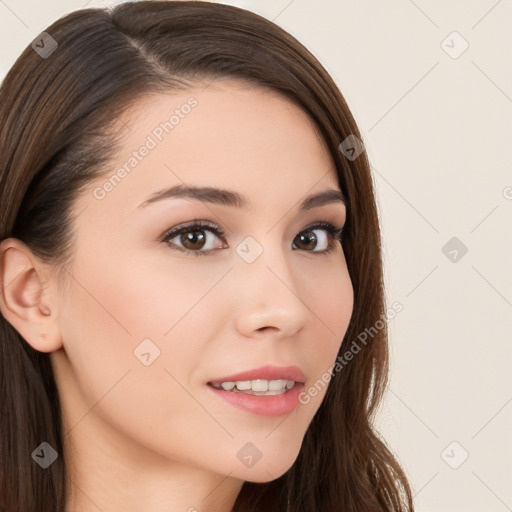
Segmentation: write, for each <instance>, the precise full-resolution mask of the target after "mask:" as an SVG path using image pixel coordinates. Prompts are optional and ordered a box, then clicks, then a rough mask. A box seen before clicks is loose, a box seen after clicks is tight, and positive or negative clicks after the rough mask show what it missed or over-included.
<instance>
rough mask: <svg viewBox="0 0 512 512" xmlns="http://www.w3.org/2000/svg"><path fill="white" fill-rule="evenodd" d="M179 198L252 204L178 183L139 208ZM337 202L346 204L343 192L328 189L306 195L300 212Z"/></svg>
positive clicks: (225, 192) (234, 205)
mask: <svg viewBox="0 0 512 512" xmlns="http://www.w3.org/2000/svg"><path fill="white" fill-rule="evenodd" d="M179 198H187V199H196V200H199V201H204V202H206V203H213V204H218V205H221V206H229V207H232V208H240V209H244V210H247V209H248V208H249V206H250V203H249V201H248V200H247V199H246V198H245V197H244V196H242V195H240V194H238V193H237V192H233V191H231V190H226V189H220V188H214V187H195V186H185V185H176V186H174V187H170V188H166V189H164V190H160V191H158V192H155V193H154V194H152V195H151V196H150V197H149V198H148V199H146V200H145V201H143V202H142V203H141V204H139V205H138V206H137V208H143V207H146V206H148V205H150V204H153V203H156V202H157V201H162V200H164V199H179ZM337 202H341V203H343V204H345V197H344V195H343V193H342V192H341V191H340V190H335V189H326V190H323V191H321V192H317V193H316V194H312V195H309V196H308V197H306V198H305V199H304V200H303V201H302V203H301V204H300V205H299V212H301V213H302V212H305V211H307V210H311V209H312V208H317V207H319V206H323V205H326V204H330V203H337Z"/></svg>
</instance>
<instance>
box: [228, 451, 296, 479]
mask: <svg viewBox="0 0 512 512" xmlns="http://www.w3.org/2000/svg"><path fill="white" fill-rule="evenodd" d="M297 456H298V453H297V454H294V456H293V457H288V458H286V457H283V456H282V455H280V454H275V455H273V458H272V460H267V461H266V462H265V463H264V462H263V459H261V460H260V461H258V462H257V463H256V464H255V465H254V466H253V467H252V468H248V469H247V470H245V471H243V473H241V474H240V475H238V476H239V478H241V479H243V480H245V481H246V482H253V483H261V484H262V483H267V482H272V481H273V480H277V479H278V478H279V477H281V476H283V475H284V474H285V473H286V472H287V471H288V470H289V469H290V468H291V467H292V466H293V464H294V462H295V460H296V459H297Z"/></svg>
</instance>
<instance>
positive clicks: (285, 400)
mask: <svg viewBox="0 0 512 512" xmlns="http://www.w3.org/2000/svg"><path fill="white" fill-rule="evenodd" d="M305 380H306V378H305V376H304V373H303V372H302V370H301V369H300V368H298V367H297V366H273V365H267V366H262V367H260V368H254V369H253V370H249V371H246V372H241V373H236V374H231V375H226V376H225V377H218V378H215V379H212V380H211V381H209V382H208V386H207V388H208V390H209V392H211V393H213V394H214V395H215V396H217V397H219V398H220V399H221V400H223V401H224V402H227V403H228V404H230V405H232V406H235V407H236V408H238V409H241V410H242V411H245V412H248V413H251V414H255V415H258V416H282V415H284V414H289V413H291V412H292V411H293V410H294V409H295V408H296V407H297V406H298V405H299V400H298V397H299V394H300V393H301V392H302V391H303V389H304V381H305Z"/></svg>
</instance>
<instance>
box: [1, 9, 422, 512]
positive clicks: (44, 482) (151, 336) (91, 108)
mask: <svg viewBox="0 0 512 512" xmlns="http://www.w3.org/2000/svg"><path fill="white" fill-rule="evenodd" d="M0 121H1V123H0V130H1V137H0V144H1V146H0V149H1V154H2V160H1V164H0V166H1V167H0V180H1V189H0V194H1V196H0V202H1V204H2V209H1V220H0V230H1V231H0V240H1V244H0V258H1V281H2V296H1V301H0V302H1V304H0V306H1V311H2V318H1V334H0V343H1V345H2V350H1V352H0V353H1V365H0V382H1V386H2V401H1V405H0V412H1V418H2V437H1V441H0V460H1V470H0V471H1V474H0V476H1V478H0V482H1V484H0V485H1V490H0V509H1V510H2V511H5V512H7V511H8V512H13V511H17V512H28V511H32V510H38V511H48V512H50V511H51V512H54V511H59V512H60V511H66V512H70V511H73V512H75V511H82V512H85V511H89V510H91V511H92V510H98V509H99V510H102V511H103V512H107V511H108V512H110V511H114V510H124V511H131V510H145V511H148V512H149V511H156V510H158V511H162V510H166V511H175V510H176V511H177V510H180V511H181V510H188V511H219V512H222V511H236V512H238V511H260V510H266V511H270V510H272V511H284V510H286V511H290V512H291V511H294V512H295V511H317V510H318V511H320V510H322V511H326V510H329V511H333V510H340V511H344V512H349V511H361V512H363V511H364V512H369V511H406V510H407V511H411V510H413V505H412V498H411V491H410V488H409V485H408V483H407V479H406V477H405V475H404V473H403V471H402V470H401V468H400V466H399V464H398V463H397V462H396V461H395V459H394V458H393V456H392V454H391V453H390V452H389V450H388V449H387V448H386V446H385V444H384V443H383V442H382V441H381V440H380V439H379V437H378V436H377V434H376V433H375V432H374V430H373V428H372V418H373V414H374V412H375V409H376V407H377V405H378V403H379V401H380V399H381V396H382V393H383V390H384V388H385V384H386V376H387V364H388V360H387V345H386V343H387V341H386V339H387V333H386V328H385V324H384V322H383V321H382V318H383V317H384V316H385V309H386V308H385V304H384V292H383V288H382V267H381V247H380V232H379V225H378V217H377V211H376V205H375V199H374V192H373V188H372V179H371V174H370V168H369V163H368V160H367V157H366V154H365V152H364V148H363V146H362V143H361V142H360V139H361V136H360V134H359V131H358V129H357V126H356V124H355V122H354V119H353V118H352V116H351V114H350V111H349V109H348V107H347V105H346V103H345V101H344V99H343V97H342V95H341V94H340V92H339V90H338V89H337V87H336V85H335V84H334V83H333V81H332V79H331V78H330V77H329V75H328V74H327V72H326V71H325V70H324V68H323V67H322V66H321V65H320V64H319V63H318V61H317V60H316V59H315V58H314V57H313V56H312V55H311V54H310V53H309V52H308V51H307V50H306V49H305V48H304V47H303V46H302V45H301V44H300V43H298V42H297V41H296V40H295V39H294V38H293V37H291V36H290V35H289V34H288V33H286V32H285V31H283V30H282V29H280V28H279V27H277V26H276V25H274V24H273V23H271V22H269V21H267V20H265V19H264V18H261V17H259V16H257V15H255V14H253V13H250V12H247V11H245V10H242V9H238V8H235V7H230V6H226V5H214V4H211V3H208V2H188V1H182V2H144V1H142V2H135V3H130V2H128V3H124V4H121V5H118V6H117V7H115V8H113V9H111V10H107V9H85V10H81V11H76V12H74V13H71V14H68V15H67V16H64V17H63V18H61V19H59V20H58V21H56V22H55V23H54V24H52V25H51V26H50V27H48V28H47V29H46V31H45V32H44V33H42V34H41V35H40V36H38V38H36V40H35V41H34V42H33V43H32V45H31V46H29V47H28V48H27V49H26V50H25V51H24V52H23V53H22V55H21V56H20V57H19V59H18V60H17V61H16V63H15V64H14V66H13V67H12V69H11V70H10V72H9V73H8V75H7V77H6V78H5V80H4V82H3V84H2V87H1V89H0ZM196 256H204V257H201V258H196ZM376 322H380V323H381V324H382V325H380V324H377V327H378V328H375V327H374V326H375V325H376ZM372 327H373V331H371V332H372V333H373V334H372V336H371V337H370V338H369V339H365V342H364V343H356V340H358V339H359V340H361V339H362V338H361V333H363V332H365V329H366V330H367V329H369V328H372ZM358 337H359V338H358ZM354 343H355V345H354ZM355 346H357V347H358V350H356V349H355V348H354V347H355ZM348 353H351V354H352V356H350V357H349V356H348Z"/></svg>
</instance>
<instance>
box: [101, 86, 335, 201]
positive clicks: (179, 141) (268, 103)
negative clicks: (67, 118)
mask: <svg viewBox="0 0 512 512" xmlns="http://www.w3.org/2000/svg"><path fill="white" fill-rule="evenodd" d="M118 122H119V123H120V124H121V125H122V126H123V131H124V132H123V135H122V137H121V139H120V150H119V152H118V155H117V156H116V158H115V161H114V162H113V163H112V166H111V169H110V171H109V173H106V174H105V175H104V176H103V177H102V178H100V179H99V180H98V181H97V182H96V183H95V184H94V186H95V187H97V186H98V185H99V186H100V187H103V189H108V190H107V191H106V195H105V198H104V200H103V201H102V202H104V203H106V202H108V203H110V204H111V205H112V206H113V205H114V204H115V203H116V201H119V200H121V199H126V200H127V201H128V202H130V203H131V204H132V209H133V203H137V204H138V203H140V202H141V201H142V200H144V199H147V196H148V195H150V194H152V193H155V192H156V191H157V190H159V189H162V188H163V187H170V186H173V185H196V186H211V187H223V188H229V189H234V190H237V191H238V192H239V193H240V194H242V195H244V196H245V197H248V198H249V202H250V203H251V204H256V203H258V202H260V201H261V199H260V201H258V199H257V197H260V198H261V196H263V198H264V201H265V202H267V203H268V202H274V203H279V202H283V200H284V201H286V200H288V201H290V200H293V201H294V202H295V201H297V200H299V199H300V198H301V197H302V196H303V195H307V194H308V193H311V192H314V191H315V190H323V189H325V188H326V186H329V187H331V188H338V183H337V177H336V173H335V170H334V169H335V166H334V163H333V161H332V158H331V156H330V154H329V151H328V149H327V147H326V145H325V143H324V141H323V139H322V137H321V136H320V134H319V131H318V129H317V127H316V126H315V125H314V123H313V122H312V120H311V119H310V118H309V116H308V115H307V114H306V113H305V112H304V111H303V110H302V109H300V108H299V107H297V106H296V105H295V104H294V103H293V102H292V101H291V100H289V99H288V98H286V97H284V96H282V95H280V94H279V93H277V92H275V91H271V90H268V89H263V88H259V87H254V86H247V85H246V84H244V83H240V82H237V81H231V80H224V81H216V82H214V83H213V84H210V85H209V86H208V87H206V88H204V86H203V87H200V86H198V87H192V88H190V89H187V90H185V91H173V92H171V91H170V92H169V93H160V94H152V95H149V96H146V97H144V98H142V99H140V100H139V101H137V102H136V103H135V104H134V105H132V107H131V108H130V109H129V110H127V111H126V112H125V113H124V115H123V116H122V117H121V118H120V119H119V120H118ZM109 183H110V185H109ZM292 196H293V197H292ZM251 197H252V198H254V201H253V200H252V199H251Z"/></svg>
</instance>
